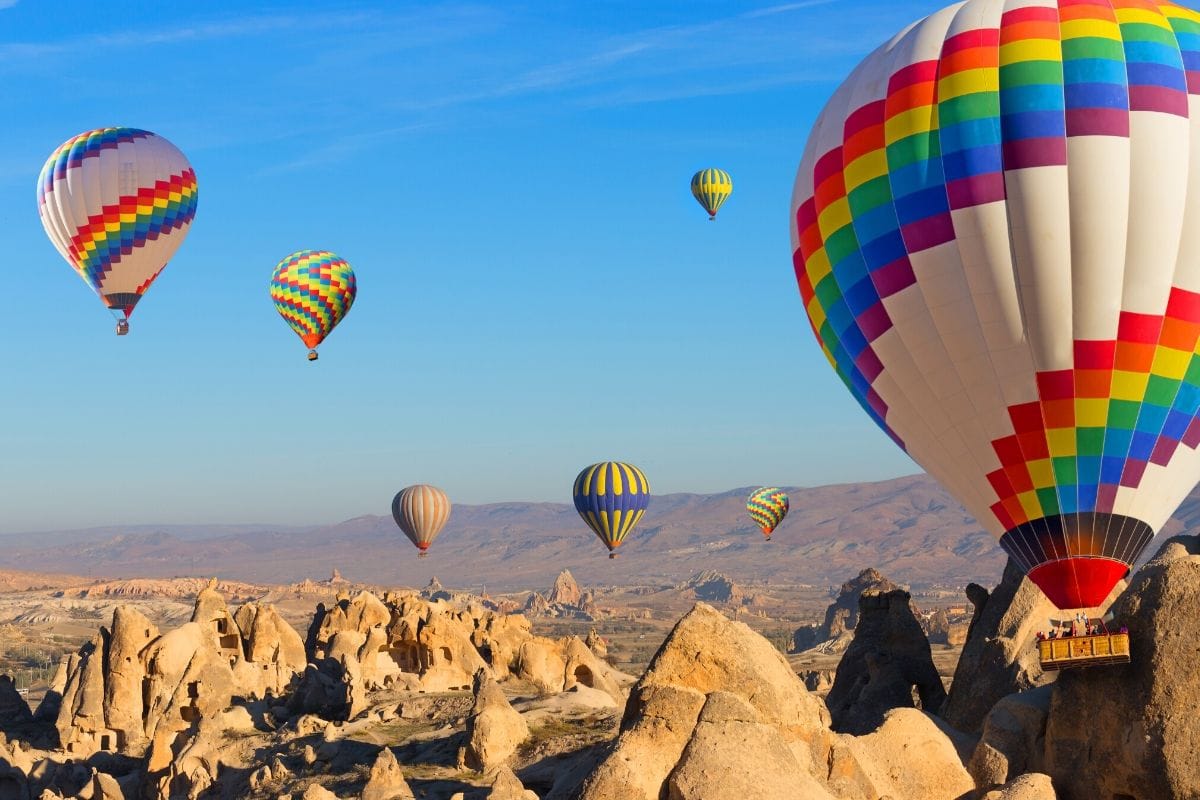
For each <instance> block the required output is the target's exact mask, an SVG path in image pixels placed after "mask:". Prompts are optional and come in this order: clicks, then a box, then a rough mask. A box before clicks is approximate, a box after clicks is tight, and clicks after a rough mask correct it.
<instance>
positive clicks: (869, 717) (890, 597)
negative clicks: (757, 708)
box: [825, 589, 946, 734]
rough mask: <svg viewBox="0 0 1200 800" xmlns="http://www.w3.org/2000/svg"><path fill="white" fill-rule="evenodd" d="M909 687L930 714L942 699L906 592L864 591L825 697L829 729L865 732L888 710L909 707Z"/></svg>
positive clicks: (921, 705)
mask: <svg viewBox="0 0 1200 800" xmlns="http://www.w3.org/2000/svg"><path fill="white" fill-rule="evenodd" d="M914 689H915V690H916V694H917V696H918V698H919V700H920V708H923V709H925V710H927V711H930V712H933V713H936V712H937V711H938V709H939V708H940V707H941V705H942V702H943V701H944V700H945V697H946V691H945V689H944V688H943V687H942V681H941V678H940V677H939V676H938V674H937V669H936V668H935V667H934V666H933V657H932V655H931V653H930V650H929V640H928V639H926V638H925V632H924V631H923V630H922V629H921V625H920V623H919V622H917V619H916V616H915V615H914V613H913V609H912V604H911V596H910V595H909V593H908V592H906V591H904V590H903V589H895V590H893V591H890V592H875V591H868V592H864V593H863V594H861V595H860V596H859V617H858V620H857V624H856V625H855V628H854V640H853V642H851V644H850V647H849V648H848V649H847V650H846V654H845V655H844V656H842V660H841V662H840V663H839V664H838V667H837V672H836V673H835V675H834V679H833V686H832V688H830V690H829V694H828V695H827V696H826V698H825V704H826V705H827V706H828V707H829V713H830V715H831V716H832V720H833V729H834V730H835V731H838V732H841V733H854V734H864V733H870V732H871V731H873V730H875V729H876V728H877V727H879V725H880V724H882V723H883V718H884V715H885V714H886V713H887V712H888V711H890V710H891V709H893V708H913V707H914V699H913V692H914Z"/></svg>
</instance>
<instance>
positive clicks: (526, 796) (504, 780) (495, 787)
mask: <svg viewBox="0 0 1200 800" xmlns="http://www.w3.org/2000/svg"><path fill="white" fill-rule="evenodd" d="M484 797H485V798H487V800H538V796H537V794H535V793H534V792H531V791H529V790H528V789H526V788H525V785H524V784H523V783H521V779H520V778H518V777H517V776H516V775H514V774H513V771H512V770H511V769H510V768H509V767H508V765H507V764H504V765H501V766H500V768H499V769H497V770H496V772H495V773H494V774H493V775H492V788H491V789H490V790H489V791H488V793H487V794H486V795H484Z"/></svg>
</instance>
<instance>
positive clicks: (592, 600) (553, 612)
mask: <svg viewBox="0 0 1200 800" xmlns="http://www.w3.org/2000/svg"><path fill="white" fill-rule="evenodd" d="M525 613H526V614H529V615H530V616H550V617H563V618H567V619H583V620H591V619H595V618H596V617H597V616H598V615H599V613H600V612H599V609H598V608H597V606H596V594H595V592H592V591H590V590H589V591H583V590H582V589H580V588H579V584H578V583H577V582H576V581H575V578H574V576H573V575H571V571H570V570H566V569H564V570H563V571H562V572H560V573H559V574H558V577H557V578H555V579H554V586H552V587H551V588H550V591H549V592H548V593H547V594H546V595H542V594H539V593H538V592H530V593H529V596H528V597H527V598H526V599H525Z"/></svg>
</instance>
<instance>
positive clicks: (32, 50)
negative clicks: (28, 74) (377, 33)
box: [0, 0, 380, 62]
mask: <svg viewBox="0 0 1200 800" xmlns="http://www.w3.org/2000/svg"><path fill="white" fill-rule="evenodd" d="M17 2H19V0H0V8H5V7H6V6H4V5H3V4H4V3H8V4H9V6H7V7H11V6H13V5H16V3H17ZM379 21H380V20H379V16H378V15H373V14H370V13H366V12H362V13H357V12H356V13H342V14H305V15H298V14H297V15H263V16H257V17H252V16H248V17H238V18H231V19H227V20H215V21H209V22H196V23H193V24H187V25H181V26H180V27H177V28H161V29H157V30H141V31H128V32H121V33H95V34H87V35H84V36H75V37H70V38H66V39H59V40H55V41H44V42H4V43H0V62H4V61H15V60H29V59H34V58H40V57H45V56H53V55H58V54H61V53H70V52H88V51H90V50H91V49H94V48H95V49H98V48H116V47H144V46H147V45H160V44H172V43H175V42H186V41H205V40H210V41H211V40H220V39H234V38H239V37H249V36H261V35H263V34H270V33H283V32H286V31H293V30H295V31H300V30H306V31H310V30H336V29H348V28H355V27H361V26H363V25H370V24H376V23H378V22H379Z"/></svg>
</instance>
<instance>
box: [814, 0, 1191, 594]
mask: <svg viewBox="0 0 1200 800" xmlns="http://www.w3.org/2000/svg"><path fill="white" fill-rule="evenodd" d="M1198 66H1200V15H1198V14H1197V13H1196V12H1194V11H1191V10H1188V9H1186V8H1181V7H1179V6H1174V5H1171V4H1169V3H1161V2H1142V1H1141V0H1092V2H1089V3H1077V2H1067V0H1059V2H1057V3H1056V2H1054V1H1053V0H967V2H965V3H959V4H957V5H954V6H951V7H949V8H946V9H944V10H942V11H939V12H937V13H935V14H933V15H931V16H929V17H927V18H925V19H923V20H921V21H919V22H917V23H916V24H915V25H913V26H911V27H909V28H907V29H906V30H905V31H903V32H902V33H900V34H898V35H897V36H896V37H895V38H893V39H892V40H891V41H889V42H887V43H886V44H884V45H883V46H881V47H880V48H879V49H877V50H876V51H875V52H873V53H872V54H871V55H869V56H868V57H867V58H866V60H865V61H863V62H862V64H860V65H859V66H858V68H857V69H855V70H854V72H853V73H852V74H851V75H850V77H849V78H848V79H847V80H846V82H845V83H843V84H842V86H841V88H839V89H838V90H837V91H836V92H835V94H834V95H833V98H832V99H831V100H830V101H829V104H828V105H827V106H826V107H825V109H824V111H823V112H822V113H821V115H820V117H819V118H818V120H817V122H816V125H815V127H814V129H813V132H812V134H811V136H810V138H809V140H808V145H807V147H806V148H805V152H804V156H803V160H802V161H801V164H800V168H799V172H798V174H797V176H796V182H795V188H794V193H793V197H792V205H791V211H792V213H791V234H792V246H793V251H794V264H795V271H796V278H797V280H798V281H799V284H800V294H801V296H802V298H803V301H804V304H805V307H806V309H807V312H808V317H809V321H810V322H811V324H812V329H813V332H814V333H815V334H816V337H817V340H818V341H819V343H820V345H821V348H822V350H823V351H824V353H825V356H826V357H827V358H828V360H829V363H830V364H831V365H832V366H833V368H834V369H835V370H836V371H837V374H838V377H839V378H841V380H842V382H843V383H845V385H846V387H847V388H848V389H849V390H850V393H851V394H852V395H853V396H854V398H855V399H856V400H857V401H858V403H859V404H861V406H862V408H863V409H864V410H865V411H866V413H867V414H868V415H870V417H871V419H873V420H874V421H875V422H876V423H877V424H878V425H879V426H880V427H881V428H882V429H883V430H884V431H885V432H886V433H887V434H888V435H889V436H890V437H891V438H892V439H893V440H894V441H895V442H896V443H897V444H898V445H900V447H902V448H903V449H904V450H905V451H906V452H907V453H908V454H909V455H911V456H912V458H913V459H914V460H915V461H916V462H917V463H918V464H920V465H921V466H922V467H924V468H925V469H926V470H927V471H928V472H929V473H931V474H932V475H933V476H935V477H936V478H937V479H938V480H940V481H941V482H942V483H943V484H944V485H945V487H946V488H947V489H949V490H950V491H951V492H952V493H953V494H954V496H955V497H956V498H958V499H959V500H960V501H961V502H962V503H963V505H965V506H966V507H967V509H968V510H969V511H970V512H971V513H972V514H973V515H974V516H975V518H976V519H977V520H978V521H979V522H980V524H982V525H983V526H984V527H985V528H987V529H988V530H989V531H991V532H992V533H993V534H994V535H995V536H996V537H997V538H999V540H1000V545H1001V546H1002V547H1003V549H1004V550H1005V551H1006V552H1007V553H1008V555H1009V556H1010V557H1011V558H1012V560H1013V561H1014V562H1015V563H1016V564H1017V565H1019V566H1020V567H1021V569H1023V570H1024V571H1025V572H1026V574H1027V575H1028V576H1029V578H1030V579H1031V580H1032V581H1033V582H1034V583H1036V584H1037V585H1038V586H1039V587H1040V588H1041V590H1042V591H1043V592H1044V593H1045V594H1046V596H1047V597H1048V598H1049V599H1050V600H1051V601H1052V602H1053V603H1054V604H1055V605H1056V606H1058V607H1059V608H1061V609H1085V608H1092V607H1096V606H1098V605H1100V604H1101V603H1102V602H1103V601H1104V599H1105V597H1106V596H1107V595H1108V594H1109V592H1110V591H1111V590H1112V589H1113V587H1114V585H1115V584H1116V583H1117V582H1118V581H1119V580H1121V579H1122V578H1123V577H1125V576H1126V575H1127V574H1128V572H1129V570H1130V566H1131V565H1132V564H1133V563H1134V562H1135V561H1137V559H1138V557H1139V555H1140V554H1141V553H1142V551H1143V549H1144V548H1145V547H1146V546H1147V544H1148V543H1149V542H1150V540H1151V538H1152V537H1153V536H1154V535H1155V533H1156V532H1157V531H1158V530H1160V529H1161V528H1162V526H1163V524H1164V523H1165V522H1166V520H1167V518H1168V517H1169V516H1170V514H1171V513H1172V512H1173V511H1174V510H1175V509H1176V508H1177V507H1178V505H1179V503H1180V502H1181V501H1182V499H1183V498H1184V497H1186V496H1187V494H1188V493H1189V492H1190V491H1191V489H1192V488H1193V487H1194V486H1195V485H1196V483H1197V479H1198V478H1200V452H1198V451H1197V445H1200V415H1198V412H1200V349H1198V348H1197V342H1198V338H1200V170H1198V169H1196V166H1197V165H1198V164H1200V105H1198V102H1200V96H1198V95H1200V71H1198V70H1197V67H1198Z"/></svg>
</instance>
